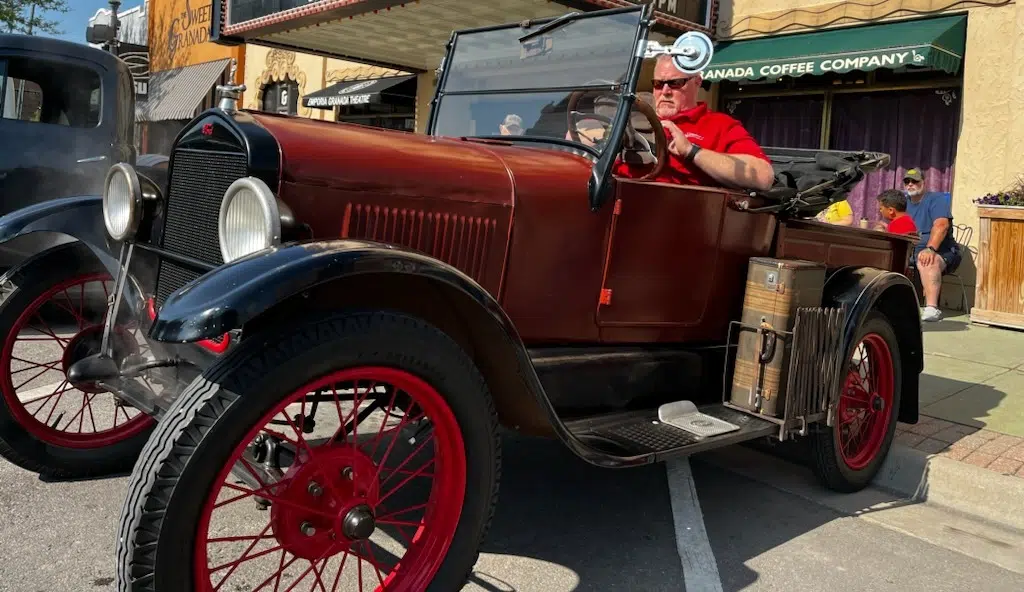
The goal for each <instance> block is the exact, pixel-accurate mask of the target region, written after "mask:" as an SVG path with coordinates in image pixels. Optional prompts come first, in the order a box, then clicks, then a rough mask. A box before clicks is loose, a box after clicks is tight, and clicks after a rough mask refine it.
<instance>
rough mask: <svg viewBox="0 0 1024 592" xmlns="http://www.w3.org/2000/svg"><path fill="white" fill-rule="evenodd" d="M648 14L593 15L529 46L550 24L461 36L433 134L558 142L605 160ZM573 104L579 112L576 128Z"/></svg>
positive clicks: (616, 12)
mask: <svg viewBox="0 0 1024 592" xmlns="http://www.w3.org/2000/svg"><path fill="white" fill-rule="evenodd" d="M642 14H643V12H642V7H635V8H629V9H620V10H613V11H601V12H594V13H587V14H583V15H581V16H578V17H577V18H575V19H574V20H569V21H567V22H561V24H557V23H556V24H555V26H553V27H552V28H550V29H549V30H547V31H544V32H543V33H541V34H540V35H534V36H532V37H530V38H528V39H525V40H524V41H522V42H521V41H520V38H521V37H523V36H524V35H527V34H529V33H531V32H536V31H538V30H541V29H542V28H544V27H545V26H547V25H544V24H541V25H536V24H535V25H533V26H532V27H530V28H528V29H523V28H521V27H520V26H518V25H510V26H507V27H501V28H490V29H483V30H474V31H468V32H461V33H458V34H457V35H456V37H455V41H454V46H453V47H452V50H451V52H450V53H449V55H448V58H447V60H446V63H445V64H444V68H445V72H444V73H443V75H442V77H441V80H440V83H439V84H440V85H441V87H442V88H441V89H440V92H439V94H438V96H439V102H438V104H437V106H436V107H435V111H434V122H433V128H432V131H431V133H432V134H433V135H438V136H454V137H490V136H494V137H500V138H502V139H509V140H538V139H543V140H548V141H550V140H551V139H556V140H561V141H570V142H574V143H577V144H582V145H584V146H588V147H590V148H592V149H593V150H594V151H595V152H596V153H598V154H600V153H601V151H602V150H603V149H604V145H603V144H602V143H601V139H602V138H603V137H604V136H605V135H606V134H607V133H608V132H609V128H610V126H611V121H612V120H613V119H614V117H615V113H616V111H617V110H618V106H619V101H620V99H619V95H620V94H621V93H622V92H623V90H624V89H623V85H626V84H628V82H629V81H628V80H627V74H628V73H629V72H630V64H631V62H632V60H633V57H634V56H635V54H636V46H637V41H638V39H637V36H638V32H639V29H640V19H641V16H642ZM570 100H571V101H570ZM570 102H572V103H573V104H574V105H573V109H572V110H573V111H575V112H577V115H576V116H575V117H574V118H573V119H572V125H570V120H569V118H568V112H569V108H570Z"/></svg>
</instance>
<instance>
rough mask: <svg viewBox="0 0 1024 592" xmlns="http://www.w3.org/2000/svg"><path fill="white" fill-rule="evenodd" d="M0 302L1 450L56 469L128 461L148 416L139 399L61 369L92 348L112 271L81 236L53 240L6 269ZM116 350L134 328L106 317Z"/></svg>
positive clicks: (108, 467) (28, 464) (123, 465)
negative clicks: (82, 381)
mask: <svg viewBox="0 0 1024 592" xmlns="http://www.w3.org/2000/svg"><path fill="white" fill-rule="evenodd" d="M4 280H10V284H11V285H12V289H11V290H10V292H9V293H8V294H7V295H6V297H5V298H4V300H3V302H2V303H0V455H2V456H3V457H4V458H6V459H7V460H9V461H11V462H13V463H14V464H16V465H18V466H20V467H22V468H24V469H27V470H30V471H34V472H38V473H40V474H42V475H46V476H49V477H56V478H81V477H93V476H103V475H108V474H111V473H119V472H124V471H127V470H129V469H131V467H132V465H133V464H134V462H135V459H136V458H138V454H139V452H140V451H141V450H142V446H143V445H144V444H145V442H146V439H147V437H148V435H149V432H150V431H151V430H152V427H153V425H154V422H153V420H152V419H151V418H150V417H149V416H148V415H146V414H144V413H142V412H141V411H139V410H138V409H135V408H133V407H131V406H130V405H127V404H125V403H123V402H122V401H121V400H120V399H119V398H117V397H116V396H115V395H114V394H113V393H110V392H107V391H105V390H104V389H102V388H98V387H94V386H84V385H83V386H80V387H78V386H75V385H73V384H71V383H70V382H69V380H68V377H67V372H68V369H69V368H70V367H71V366H72V365H73V364H74V363H75V362H77V361H79V360H81V359H83V358H85V357H87V356H90V355H92V354H95V353H98V352H99V351H100V344H101V340H102V336H103V326H104V320H105V318H106V299H107V297H108V296H109V295H110V293H111V291H112V289H113V285H114V280H113V278H112V277H111V276H110V274H109V273H108V272H107V270H106V269H105V268H104V267H103V266H102V265H101V264H100V262H99V261H98V260H96V258H95V257H94V256H93V255H92V253H91V252H90V251H89V250H88V249H87V248H86V247H84V246H82V245H80V244H70V245H62V246H60V247H56V248H54V249H52V250H50V251H47V252H45V253H43V254H41V255H39V256H37V257H34V258H32V259H30V260H28V261H26V262H25V263H23V264H22V265H21V266H19V267H17V268H15V269H14V270H12V271H11V272H8V273H7V274H5V276H4ZM110 343H111V344H112V345H113V351H114V353H115V356H117V357H118V359H120V358H121V357H123V356H126V355H128V354H131V353H137V352H138V351H139V349H140V345H139V340H138V336H137V328H131V329H130V328H127V327H123V326H118V327H115V330H114V331H113V332H112V333H111V338H110Z"/></svg>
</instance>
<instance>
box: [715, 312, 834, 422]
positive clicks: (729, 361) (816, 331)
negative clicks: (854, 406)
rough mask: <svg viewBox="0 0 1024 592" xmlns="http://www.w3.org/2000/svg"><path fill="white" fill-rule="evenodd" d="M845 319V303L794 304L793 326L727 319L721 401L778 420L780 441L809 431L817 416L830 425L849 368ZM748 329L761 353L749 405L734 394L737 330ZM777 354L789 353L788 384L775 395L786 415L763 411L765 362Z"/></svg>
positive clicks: (771, 420) (736, 408) (756, 415)
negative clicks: (845, 367)
mask: <svg viewBox="0 0 1024 592" xmlns="http://www.w3.org/2000/svg"><path fill="white" fill-rule="evenodd" d="M845 319H846V308H845V306H843V307H839V308H830V307H801V308H797V309H796V314H795V317H794V322H793V330H792V331H785V330H781V329H776V328H774V327H771V326H770V325H768V324H767V323H762V324H760V325H749V324H745V323H742V322H740V321H732V322H731V323H729V333H728V338H727V339H728V341H727V342H726V345H727V348H726V359H725V367H724V370H723V374H722V405H723V406H724V407H726V408H728V409H733V410H735V411H740V412H743V413H748V414H750V415H753V416H754V417H757V418H758V419H762V420H765V421H769V422H771V423H774V424H776V425H777V426H779V440H780V441H785V440H786V439H787V438H788V437H790V436H791V435H794V434H799V435H801V436H806V435H807V434H808V426H809V425H810V424H811V423H814V422H819V421H821V420H825V423H826V425H828V426H831V425H832V424H833V422H834V421H835V413H836V405H837V404H838V401H839V394H840V391H841V387H842V380H843V377H844V376H845V374H846V373H845V372H843V371H842V369H843V368H842V367H843V364H844V361H845V353H844V351H843V325H844V321H845ZM745 331H752V332H755V333H757V334H758V340H757V341H758V350H757V357H758V358H759V359H758V362H757V373H756V376H755V379H754V385H753V389H752V393H751V398H750V399H749V400H748V401H746V405H742V404H737V403H736V402H734V401H731V400H730V392H731V390H732V379H733V375H734V372H735V369H736V365H735V363H734V361H735V353H737V352H738V351H739V348H738V342H739V335H740V334H742V333H743V332H745ZM734 335H735V338H734ZM730 352H731V353H730ZM777 355H783V356H787V355H788V356H789V360H788V364H786V365H785V368H786V372H787V376H786V382H785V384H786V386H785V390H784V391H782V392H780V393H777V394H776V395H775V396H780V397H782V398H783V399H782V417H775V416H773V415H768V414H765V413H761V403H762V402H763V394H764V393H763V384H764V371H765V365H766V363H768V362H770V361H771V360H772V359H773V358H774V357H775V356H777ZM784 361H785V360H784ZM769 396H771V395H769Z"/></svg>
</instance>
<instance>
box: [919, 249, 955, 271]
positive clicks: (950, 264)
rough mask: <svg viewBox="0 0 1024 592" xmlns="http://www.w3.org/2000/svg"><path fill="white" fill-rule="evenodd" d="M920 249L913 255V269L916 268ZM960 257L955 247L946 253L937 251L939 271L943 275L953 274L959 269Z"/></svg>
mask: <svg viewBox="0 0 1024 592" xmlns="http://www.w3.org/2000/svg"><path fill="white" fill-rule="evenodd" d="M923 250H924V249H921V250H919V251H917V252H915V253H914V265H913V266H914V267H917V256H918V255H920V254H921V251H923ZM961 260H962V257H961V255H960V248H959V247H958V246H956V245H954V246H953V248H952V249H949V250H946V251H939V269H940V270H941V271H942V273H943V275H945V274H947V273H953V272H954V271H956V270H957V268H958V267H960V262H961Z"/></svg>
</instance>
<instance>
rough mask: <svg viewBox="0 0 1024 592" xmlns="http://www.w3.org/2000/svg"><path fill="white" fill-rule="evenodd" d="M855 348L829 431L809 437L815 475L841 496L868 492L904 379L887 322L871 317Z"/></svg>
mask: <svg viewBox="0 0 1024 592" xmlns="http://www.w3.org/2000/svg"><path fill="white" fill-rule="evenodd" d="M855 343H856V345H855V346H854V348H853V352H852V354H851V356H850V359H849V360H847V366H846V375H845V376H844V378H843V382H842V391H841V392H840V394H839V403H838V405H837V406H836V413H835V419H834V420H833V422H832V426H831V427H827V426H825V425H820V426H818V431H817V432H815V433H814V434H813V436H812V438H811V452H812V456H811V458H812V464H813V468H814V470H815V473H816V474H817V475H818V478H819V479H821V481H822V482H823V483H824V484H825V485H826V486H828V487H829V488H831V489H834V490H837V491H842V492H853V491H857V490H860V489H863V488H864V487H866V486H867V485H868V484H869V483H870V482H871V480H872V479H873V478H874V476H875V475H876V474H877V473H878V469H879V468H880V467H881V466H882V463H883V462H884V461H885V456H886V455H887V454H888V452H889V448H890V447H891V446H892V439H893V436H894V434H895V431H896V422H897V418H898V416H899V406H900V394H901V385H902V380H903V374H902V373H903V366H902V363H901V358H900V347H899V343H898V342H897V340H896V333H895V331H894V330H893V327H892V323H891V322H890V321H889V319H888V318H887V317H885V316H884V315H883V314H881V313H879V312H873V313H871V314H870V315H869V316H868V318H867V320H866V321H865V323H864V324H863V326H862V327H861V329H860V331H859V333H858V335H857V340H856V342H855Z"/></svg>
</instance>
